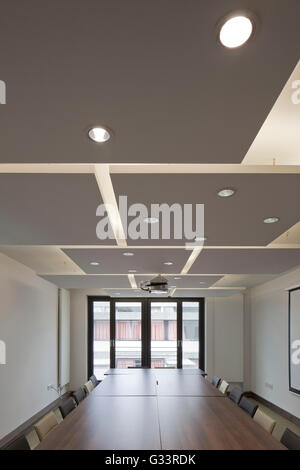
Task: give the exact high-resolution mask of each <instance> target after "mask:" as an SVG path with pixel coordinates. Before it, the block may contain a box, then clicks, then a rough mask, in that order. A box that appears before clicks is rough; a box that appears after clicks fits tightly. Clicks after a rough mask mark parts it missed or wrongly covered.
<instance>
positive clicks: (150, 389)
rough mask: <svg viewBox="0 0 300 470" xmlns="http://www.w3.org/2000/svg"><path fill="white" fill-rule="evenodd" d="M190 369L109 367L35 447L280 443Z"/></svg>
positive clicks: (266, 446)
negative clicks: (101, 379)
mask: <svg viewBox="0 0 300 470" xmlns="http://www.w3.org/2000/svg"><path fill="white" fill-rule="evenodd" d="M194 370H195V371H197V372H193V373H187V372H183V369H173V370H171V369H166V370H162V369H157V370H156V369H136V370H134V369H123V372H122V370H120V369H119V372H120V373H117V372H118V370H117V369H110V370H109V371H107V372H108V373H107V375H106V378H104V380H103V381H102V382H101V383H100V384H99V385H98V386H97V387H96V388H95V389H94V390H93V391H92V392H91V393H90V394H89V395H88V396H87V397H86V399H85V400H84V401H83V402H81V403H80V404H79V406H78V407H77V408H75V410H73V411H72V412H71V413H70V414H69V415H68V416H67V417H66V418H65V419H64V420H63V422H62V423H61V424H60V425H59V426H57V427H56V428H55V429H54V430H53V431H51V432H50V433H49V435H48V436H47V437H46V438H45V439H44V440H43V441H42V442H41V443H40V444H39V445H38V446H37V448H36V450H217V449H220V450H221V449H223V450H227V449H228V450H234V449H236V450H243V449H244V450H284V449H285V447H284V446H283V445H282V444H281V443H280V442H279V441H277V440H276V439H275V438H274V437H273V436H271V435H270V434H269V433H267V432H266V431H265V430H264V429H263V428H262V427H261V426H259V424H257V423H256V422H255V421H254V420H253V419H252V418H251V417H250V416H249V415H248V414H247V413H246V412H245V411H243V410H242V409H241V408H239V407H238V406H237V405H236V404H235V403H233V402H232V401H231V400H229V398H227V397H226V396H225V395H223V394H222V393H221V392H220V391H219V390H218V389H217V388H215V387H214V386H213V385H212V384H211V383H210V382H209V381H208V380H206V379H205V378H204V377H203V375H202V373H201V371H200V369H194ZM113 371H115V372H113ZM202 372H203V371H202Z"/></svg>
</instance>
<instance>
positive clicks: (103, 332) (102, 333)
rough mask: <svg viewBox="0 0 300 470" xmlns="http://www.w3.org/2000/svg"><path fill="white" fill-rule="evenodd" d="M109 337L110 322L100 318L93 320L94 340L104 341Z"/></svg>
mask: <svg viewBox="0 0 300 470" xmlns="http://www.w3.org/2000/svg"><path fill="white" fill-rule="evenodd" d="M109 339H110V324H109V321H106V320H101V321H97V320H96V321H95V322H94V340H95V341H105V340H109Z"/></svg>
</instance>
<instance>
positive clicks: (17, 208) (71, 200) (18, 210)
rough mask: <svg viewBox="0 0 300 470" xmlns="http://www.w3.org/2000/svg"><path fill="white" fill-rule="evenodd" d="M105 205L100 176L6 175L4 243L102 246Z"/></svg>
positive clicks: (0, 200) (1, 180) (0, 199)
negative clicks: (100, 214)
mask: <svg viewBox="0 0 300 470" xmlns="http://www.w3.org/2000/svg"><path fill="white" fill-rule="evenodd" d="M100 203H102V200H101V196H100V192H99V189H98V186H97V183H96V180H95V177H94V175H76V174H72V175H67V174H56V175H55V174H23V175H21V174H9V175H7V174H0V227H1V230H0V244H1V245H90V244H93V245H98V244H100V243H101V241H100V240H99V239H98V238H97V236H96V225H97V223H98V221H99V217H96V209H97V206H98V205H99V204H100ZM102 244H103V242H102ZM111 244H115V241H114V240H105V245H111Z"/></svg>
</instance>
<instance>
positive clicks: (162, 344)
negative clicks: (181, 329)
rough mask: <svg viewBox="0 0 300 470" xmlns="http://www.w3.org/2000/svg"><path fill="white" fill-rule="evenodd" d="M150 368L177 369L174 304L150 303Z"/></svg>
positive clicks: (175, 308) (175, 312)
mask: <svg viewBox="0 0 300 470" xmlns="http://www.w3.org/2000/svg"><path fill="white" fill-rule="evenodd" d="M151 367H153V368H155V367H177V303H176V302H151Z"/></svg>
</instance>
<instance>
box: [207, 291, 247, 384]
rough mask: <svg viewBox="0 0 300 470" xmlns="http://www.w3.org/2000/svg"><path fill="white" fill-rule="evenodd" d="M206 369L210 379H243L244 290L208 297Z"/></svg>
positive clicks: (240, 380) (234, 380) (235, 381)
mask: <svg viewBox="0 0 300 470" xmlns="http://www.w3.org/2000/svg"><path fill="white" fill-rule="evenodd" d="M206 371H207V373H208V378H210V379H211V378H212V377H213V376H214V375H218V376H219V377H222V378H224V379H225V380H226V381H227V382H231V383H241V382H243V381H244V298H243V294H235V295H232V296H230V297H218V298H207V299H206Z"/></svg>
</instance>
